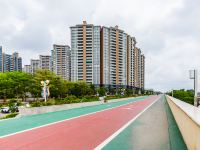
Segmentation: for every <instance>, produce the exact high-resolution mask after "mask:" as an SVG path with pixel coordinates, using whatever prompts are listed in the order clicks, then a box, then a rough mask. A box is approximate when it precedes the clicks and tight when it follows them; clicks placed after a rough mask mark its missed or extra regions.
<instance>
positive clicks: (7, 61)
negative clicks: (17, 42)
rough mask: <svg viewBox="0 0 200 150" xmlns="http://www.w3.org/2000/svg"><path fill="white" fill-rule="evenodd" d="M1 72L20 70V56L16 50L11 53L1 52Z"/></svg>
mask: <svg viewBox="0 0 200 150" xmlns="http://www.w3.org/2000/svg"><path fill="white" fill-rule="evenodd" d="M1 62H2V72H10V71H22V58H21V57H19V54H18V53H17V52H14V53H13V54H12V55H9V54H5V53H2V61H1Z"/></svg>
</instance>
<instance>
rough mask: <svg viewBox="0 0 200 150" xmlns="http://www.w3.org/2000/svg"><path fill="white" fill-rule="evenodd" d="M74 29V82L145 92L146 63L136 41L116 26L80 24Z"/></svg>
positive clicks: (72, 46) (72, 45)
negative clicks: (81, 81) (128, 88)
mask: <svg viewBox="0 0 200 150" xmlns="http://www.w3.org/2000/svg"><path fill="white" fill-rule="evenodd" d="M70 30H71V66H72V68H71V80H72V81H79V80H83V81H85V82H87V83H92V84H94V85H101V86H106V87H114V88H115V87H116V88H118V87H127V86H128V87H130V88H137V89H141V88H143V89H144V80H145V79H144V77H145V71H144V69H145V68H144V67H145V64H144V63H145V62H144V58H145V57H144V55H141V50H140V49H139V48H137V47H136V39H135V37H132V36H130V35H128V34H127V33H125V32H124V31H123V30H121V29H119V28H118V26H115V27H105V26H102V27H101V26H95V25H93V24H87V23H86V21H83V24H78V25H75V26H72V27H70Z"/></svg>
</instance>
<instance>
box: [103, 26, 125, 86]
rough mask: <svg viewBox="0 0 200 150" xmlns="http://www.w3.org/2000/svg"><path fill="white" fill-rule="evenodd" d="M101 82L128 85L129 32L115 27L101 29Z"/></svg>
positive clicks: (111, 84) (112, 84)
mask: <svg viewBox="0 0 200 150" xmlns="http://www.w3.org/2000/svg"><path fill="white" fill-rule="evenodd" d="M100 57H101V84H103V85H110V86H114V87H117V86H126V85H127V34H126V33H125V32H124V31H123V30H121V29H119V28H118V26H115V27H110V28H107V27H102V29H101V56H100Z"/></svg>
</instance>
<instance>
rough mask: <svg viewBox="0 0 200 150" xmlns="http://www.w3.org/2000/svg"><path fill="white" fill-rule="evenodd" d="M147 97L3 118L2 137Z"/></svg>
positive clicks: (0, 122)
mask: <svg viewBox="0 0 200 150" xmlns="http://www.w3.org/2000/svg"><path fill="white" fill-rule="evenodd" d="M145 98H146V97H138V98H133V99H129V100H124V101H119V102H113V103H107V104H101V105H95V106H88V107H81V108H76V109H69V110H63V111H57V112H50V113H45V114H37V115H32V116H26V117H21V118H15V119H9V120H2V121H0V137H1V136H7V135H9V134H13V133H16V132H21V131H24V130H29V129H32V128H36V127H40V126H43V125H47V124H50V123H54V122H58V121H62V120H66V119H70V118H73V117H79V116H81V115H86V114H89V113H95V112H98V111H102V110H106V109H110V108H114V107H118V106H121V105H124V104H128V103H131V102H135V101H140V100H144V99H145Z"/></svg>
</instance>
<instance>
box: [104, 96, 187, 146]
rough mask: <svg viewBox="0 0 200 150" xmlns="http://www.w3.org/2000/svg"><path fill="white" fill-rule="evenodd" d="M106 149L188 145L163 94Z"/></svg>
mask: <svg viewBox="0 0 200 150" xmlns="http://www.w3.org/2000/svg"><path fill="white" fill-rule="evenodd" d="M104 149H108V150H111V149H113V150H114V149H123V150H132V149H135V150H186V149H187V148H186V145H185V143H184V141H183V138H182V136H181V134H180V131H179V129H178V127H177V124H176V122H175V120H174V117H173V115H172V113H171V110H170V109H169V106H168V104H167V102H166V100H165V97H164V96H163V97H162V98H161V99H160V100H159V101H158V102H156V103H155V104H154V105H153V106H152V107H150V108H149V109H148V110H147V111H146V112H145V113H143V114H142V115H141V116H140V117H139V118H138V119H136V120H135V121H134V122H133V123H132V124H131V125H130V126H129V127H127V128H126V129H125V130H124V131H123V132H121V133H120V134H119V135H118V136H117V137H116V138H115V139H113V140H112V141H111V142H110V143H109V144H108V145H106V146H105V147H104Z"/></svg>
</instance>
